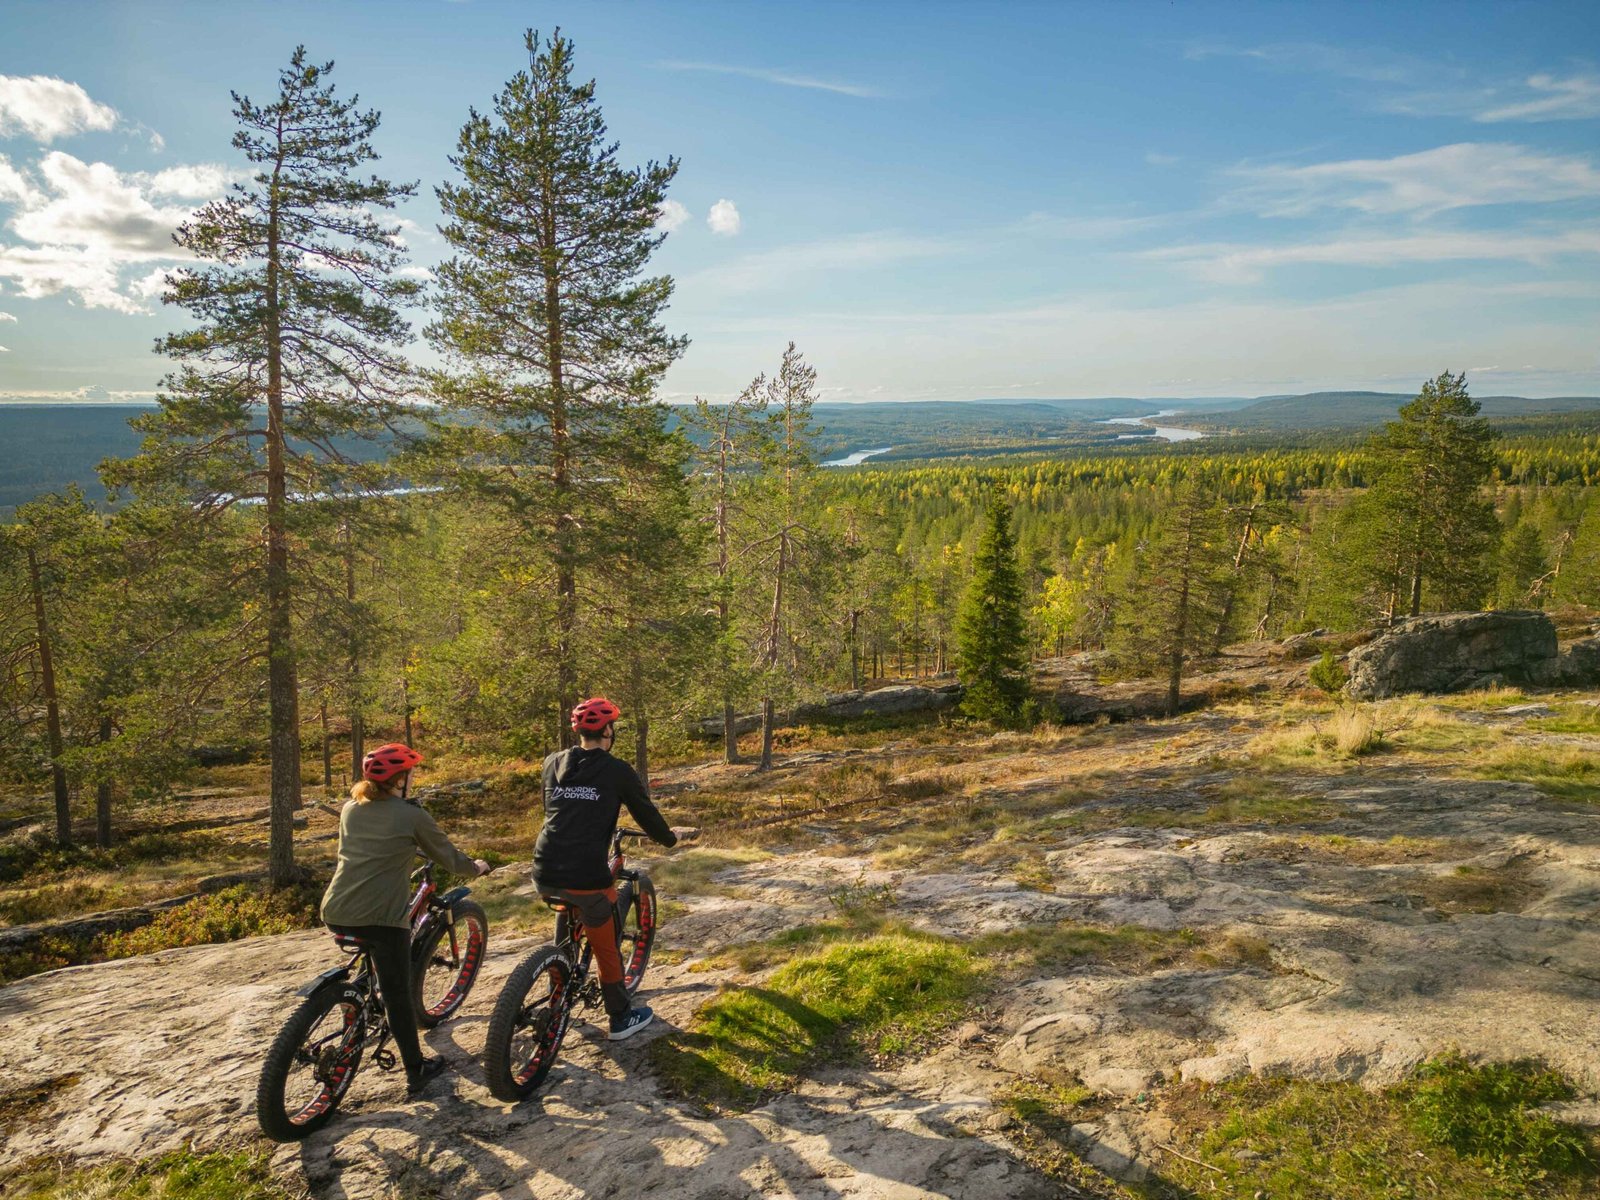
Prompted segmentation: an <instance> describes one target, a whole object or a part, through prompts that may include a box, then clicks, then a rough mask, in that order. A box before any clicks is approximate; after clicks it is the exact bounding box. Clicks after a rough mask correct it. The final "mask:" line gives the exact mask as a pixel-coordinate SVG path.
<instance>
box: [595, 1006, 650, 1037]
mask: <svg viewBox="0 0 1600 1200" xmlns="http://www.w3.org/2000/svg"><path fill="white" fill-rule="evenodd" d="M655 1016H656V1015H655V1013H653V1012H651V1011H650V1010H649V1009H648V1008H645V1007H644V1006H642V1005H641V1006H640V1007H638V1008H630V1009H629V1010H628V1011H627V1012H625V1013H621V1014H619V1015H617V1016H615V1017H612V1018H611V1032H610V1034H609V1035H607V1040H609V1041H613V1042H620V1041H622V1040H623V1039H624V1038H631V1037H632V1036H633V1035H634V1034H636V1033H638V1032H639V1031H640V1030H641V1029H643V1028H644V1027H645V1026H646V1025H648V1024H650V1022H651V1021H653V1020H655Z"/></svg>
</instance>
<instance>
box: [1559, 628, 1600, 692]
mask: <svg viewBox="0 0 1600 1200" xmlns="http://www.w3.org/2000/svg"><path fill="white" fill-rule="evenodd" d="M1556 678H1557V680H1558V681H1559V682H1561V683H1564V684H1566V685H1567V686H1568V687H1581V688H1592V687H1600V637H1587V638H1580V639H1578V640H1577V641H1575V642H1569V643H1568V644H1567V645H1566V646H1565V647H1564V648H1563V649H1562V651H1561V658H1560V659H1559V660H1558V661H1557V663H1556Z"/></svg>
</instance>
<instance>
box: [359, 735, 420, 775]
mask: <svg viewBox="0 0 1600 1200" xmlns="http://www.w3.org/2000/svg"><path fill="white" fill-rule="evenodd" d="M421 761H422V755H420V754H418V753H417V752H416V751H415V750H413V749H412V748H411V747H410V746H405V745H402V744H401V743H399V742H390V743H389V744H388V745H387V746H379V747H378V748H377V749H376V750H368V751H367V756H366V757H365V758H363V759H362V760H361V774H362V775H363V776H365V777H366V778H368V779H370V780H372V782H373V783H388V782H389V780H391V779H393V778H394V777H395V776H396V775H401V774H404V773H405V772H406V771H409V770H411V768H412V767H414V766H416V765H417V764H418V763H420V762H421Z"/></svg>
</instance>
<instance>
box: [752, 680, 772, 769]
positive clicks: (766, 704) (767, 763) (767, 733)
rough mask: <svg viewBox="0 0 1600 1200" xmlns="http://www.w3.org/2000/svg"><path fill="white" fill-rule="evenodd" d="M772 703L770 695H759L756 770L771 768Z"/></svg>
mask: <svg viewBox="0 0 1600 1200" xmlns="http://www.w3.org/2000/svg"><path fill="white" fill-rule="evenodd" d="M773 719H774V716H773V705H772V697H771V696H763V697H761V762H760V763H759V764H758V765H757V768H756V769H757V770H760V771H770V770H772V722H773Z"/></svg>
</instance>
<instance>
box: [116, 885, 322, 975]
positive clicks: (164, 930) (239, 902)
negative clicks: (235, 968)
mask: <svg viewBox="0 0 1600 1200" xmlns="http://www.w3.org/2000/svg"><path fill="white" fill-rule="evenodd" d="M316 917H317V910H316V903H315V897H314V895H312V893H311V892H310V891H308V890H306V889H296V888H285V889H281V890H278V891H267V892H262V891H256V890H254V889H252V888H251V887H250V886H249V885H247V884H238V885H236V886H234V887H231V888H228V889H226V890H225V891H221V892H217V893H216V894H215V895H211V896H201V897H200V898H199V899H197V900H191V901H190V902H189V903H187V904H182V905H179V906H178V907H177V908H169V909H167V910H166V911H165V912H163V913H162V914H161V915H160V916H158V917H157V918H156V919H155V920H154V921H152V922H151V923H150V924H148V925H145V926H142V927H141V928H139V929H131V930H129V931H128V932H126V933H112V934H107V935H105V936H104V937H103V938H101V939H100V945H99V950H100V953H101V954H102V955H103V956H104V957H106V958H131V957H132V956H134V955H136V954H154V953H155V952H156V951H158V950H171V949H173V948H175V947H178V946H205V945H211V944H214V943H217V942H236V941H238V940H239V939H240V938H247V937H255V936H258V935H260V934H274V933H293V932H294V931H295V930H297V929H308V928H310V927H311V926H312V925H314V924H315V923H316Z"/></svg>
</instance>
